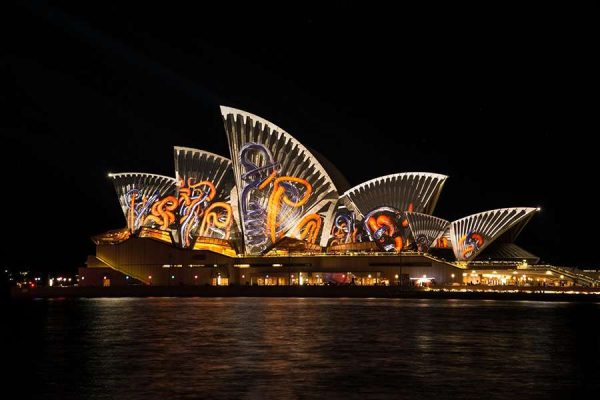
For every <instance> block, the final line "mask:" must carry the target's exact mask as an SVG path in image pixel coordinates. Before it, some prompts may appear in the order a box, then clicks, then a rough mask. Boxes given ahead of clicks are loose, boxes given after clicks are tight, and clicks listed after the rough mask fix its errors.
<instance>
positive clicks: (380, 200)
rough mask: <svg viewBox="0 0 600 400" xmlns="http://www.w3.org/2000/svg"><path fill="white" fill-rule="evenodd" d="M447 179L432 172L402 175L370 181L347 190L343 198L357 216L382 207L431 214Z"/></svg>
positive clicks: (386, 176)
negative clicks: (410, 209)
mask: <svg viewBox="0 0 600 400" xmlns="http://www.w3.org/2000/svg"><path fill="white" fill-rule="evenodd" d="M446 179H448V176H446V175H441V174H434V173H429V172H403V173H398V174H391V175H385V176H381V177H378V178H374V179H371V180H369V181H366V182H364V183H361V184H360V185H357V186H355V187H353V188H351V189H349V190H347V191H346V192H345V193H344V194H343V195H342V196H341V197H342V198H344V199H345V203H346V204H347V205H348V206H349V207H351V208H354V209H355V211H357V213H359V214H362V215H363V216H364V215H366V214H367V213H368V212H369V211H371V210H373V209H375V208H378V207H382V206H387V207H392V208H395V209H396V210H398V211H408V209H409V205H410V204H411V203H412V205H413V206H412V211H414V212H420V213H425V214H431V213H432V212H433V209H434V208H435V205H436V203H437V200H438V198H439V195H440V192H441V190H442V187H443V185H444V182H445V181H446Z"/></svg>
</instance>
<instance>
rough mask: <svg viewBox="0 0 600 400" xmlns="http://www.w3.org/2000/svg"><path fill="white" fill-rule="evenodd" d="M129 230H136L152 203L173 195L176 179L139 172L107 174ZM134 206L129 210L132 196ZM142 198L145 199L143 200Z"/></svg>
mask: <svg viewBox="0 0 600 400" xmlns="http://www.w3.org/2000/svg"><path fill="white" fill-rule="evenodd" d="M108 176H109V178H110V179H111V180H112V182H113V185H114V187H115V191H116V192H117V196H118V197H119V204H120V205H121V209H122V210H123V215H125V219H126V221H127V227H128V228H129V230H130V231H132V232H134V231H136V230H138V229H139V228H140V227H141V226H142V224H143V222H144V218H145V217H146V216H147V215H148V214H149V213H150V209H151V208H152V204H154V202H155V201H157V200H159V199H160V198H162V197H164V196H166V195H174V194H175V192H176V186H177V181H176V180H175V178H171V177H168V176H162V175H155V174H147V173H141V172H123V173H118V174H109V175H108ZM134 193H135V199H133V203H134V208H133V210H131V204H132V196H133V195H134ZM143 199H146V201H145V202H144V201H143Z"/></svg>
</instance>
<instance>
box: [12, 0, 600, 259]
mask: <svg viewBox="0 0 600 400" xmlns="http://www.w3.org/2000/svg"><path fill="white" fill-rule="evenodd" d="M52 3H53V5H52V6H47V5H46V3H45V2H22V4H21V5H18V6H15V7H13V8H11V9H10V10H9V12H3V13H1V14H0V15H1V16H0V19H1V21H0V22H1V23H2V26H4V27H5V28H8V29H7V30H6V33H5V34H4V35H3V36H4V45H3V46H2V52H1V56H0V57H1V58H0V73H1V76H2V78H1V80H0V84H1V86H0V87H1V90H0V109H1V110H2V118H1V122H0V131H1V134H2V144H3V145H2V149H3V156H2V161H1V162H2V171H3V173H4V176H3V191H2V197H1V198H2V200H1V202H2V203H1V206H2V209H3V211H4V212H3V224H2V226H3V230H4V235H3V237H6V239H4V242H3V244H2V249H3V257H2V259H3V260H2V262H3V263H5V264H6V265H7V266H16V267H30V268H42V269H44V268H45V269H63V270H66V269H74V268H75V267H77V266H79V265H81V264H82V263H83V262H84V261H85V257H86V255H87V254H91V253H92V252H93V244H92V242H91V241H90V239H89V237H90V236H91V235H93V234H96V233H100V232H103V231H106V230H109V229H114V228H119V227H121V226H123V225H124V223H125V221H124V218H123V215H122V213H121V210H120V208H119V206H118V203H117V199H116V195H115V193H114V191H113V188H112V185H111V183H110V182H109V181H108V179H107V176H106V175H107V173H108V172H124V171H140V172H153V173H158V174H165V175H173V173H174V172H173V162H172V159H173V156H172V146H174V145H183V146H190V147H197V148H201V149H205V150H208V151H212V152H215V153H218V154H222V155H226V156H228V150H227V142H226V138H225V134H224V130H223V126H222V122H221V117H220V113H219V109H218V105H219V104H225V105H230V106H234V107H238V108H241V109H244V110H247V111H249V112H252V113H254V114H257V115H260V116H262V117H264V118H266V119H268V120H270V121H272V122H274V123H275V124H277V125H279V126H281V127H282V128H284V129H286V130H287V131H288V132H290V133H291V134H292V135H294V136H295V137H296V138H297V139H299V140H300V141H301V142H303V143H305V144H306V145H308V146H309V147H312V148H315V149H317V150H318V151H319V152H320V153H322V154H323V155H324V156H326V157H327V158H329V159H330V160H331V161H332V162H333V163H334V164H336V165H337V166H338V167H339V169H340V170H341V171H342V172H343V173H344V174H345V175H346V177H347V178H348V180H349V181H350V183H351V184H353V185H354V184H358V183H361V182H362V181H364V180H367V179H370V178H373V177H376V176H380V175H384V174H389V173H394V172H409V171H426V172H439V173H444V174H447V175H449V176H450V179H449V180H448V182H447V183H446V186H445V189H444V192H443V193H442V196H441V198H440V202H439V203H438V208H437V210H436V214H437V215H439V216H440V217H444V218H447V219H457V218H460V217H462V216H464V215H467V214H471V213H475V212H479V211H484V210H487V209H492V208H501V207H510V206H541V207H543V212H542V213H541V214H539V215H538V216H536V217H535V218H534V219H533V220H532V221H531V223H530V224H529V226H528V227H527V228H526V229H525V231H524V232H523V234H522V236H521V237H520V239H519V240H518V243H519V244H521V245H522V246H523V247H525V248H527V249H528V250H530V251H532V252H533V253H535V254H538V255H540V256H541V257H542V259H543V260H546V261H550V262H554V263H559V264H565V265H580V266H594V267H595V266H597V263H596V261H595V258H594V257H593V256H592V253H593V250H594V246H593V245H592V246H591V249H589V247H588V246H589V245H590V244H593V243H594V241H595V237H596V234H595V231H596V226H595V225H597V223H598V217H597V213H596V210H595V207H594V206H593V204H594V203H595V200H594V197H595V196H593V195H592V188H593V187H594V186H595V185H590V183H592V184H594V183H595V176H594V175H595V173H596V171H597V167H596V166H595V164H596V157H597V156H596V154H597V151H596V146H595V145H592V143H591V138H590V137H591V136H592V135H595V134H597V132H598V126H597V121H596V118H595V117H596V114H597V112H598V111H597V108H596V104H597V102H596V101H595V100H596V98H597V92H598V90H597V89H598V87H597V76H598V74H597V71H598V64H597V61H596V60H595V57H594V56H595V54H594V53H595V52H596V51H597V42H596V41H595V40H593V38H594V37H597V33H598V32H597V29H593V26H594V25H592V24H591V21H586V20H585V19H584V18H581V15H586V14H587V15H590V14H591V12H589V10H564V9H554V10H543V9H537V10H533V11H531V12H527V13H526V12H525V11H524V10H519V12H513V11H511V10H495V11H494V12H493V13H491V12H489V11H485V12H483V11H482V12H481V13H480V15H479V16H478V17H477V18H470V17H467V14H468V15H471V14H469V13H467V10H465V14H464V20H458V19H456V20H450V19H449V17H448V18H446V17H445V18H439V17H437V18H434V17H433V15H431V14H430V13H429V12H428V13H424V14H423V13H421V14H415V13H414V12H412V11H408V10H407V11H404V12H403V11H402V10H398V11H394V12H392V11H391V10H385V9H381V8H379V7H375V6H373V9H370V10H369V9H364V8H358V7H354V6H348V5H344V4H342V3H334V4H333V5H330V6H328V7H327V8H323V6H319V7H313V8H311V9H303V8H296V9H294V8H290V7H289V6H287V7H285V8H283V7H282V8H281V9H278V10H269V11H270V12H267V11H268V10H266V9H240V8H236V7H234V6H232V5H230V4H227V5H226V7H224V8H223V9H193V10H185V9H181V8H179V7H178V6H170V5H168V4H170V3H164V2H161V3H159V5H158V6H151V5H148V4H144V5H143V6H131V7H130V8H123V7H122V6H121V5H119V6H107V5H106V4H105V3H104V2H100V3H99V4H98V5H92V4H91V3H90V2H73V3H74V4H70V5H66V4H61V3H60V2H52ZM78 3H81V4H78ZM293 7H299V6H298V5H296V6H293ZM470 11H473V10H470ZM275 13H276V15H275ZM459 13H460V12H459ZM501 14H507V15H506V16H504V15H501ZM474 21H477V22H474ZM17 250H26V252H25V253H23V252H22V251H21V252H19V251H17Z"/></svg>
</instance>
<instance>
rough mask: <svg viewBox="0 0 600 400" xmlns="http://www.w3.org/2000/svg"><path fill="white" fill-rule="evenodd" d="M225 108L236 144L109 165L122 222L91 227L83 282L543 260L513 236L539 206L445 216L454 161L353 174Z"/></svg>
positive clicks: (242, 278)
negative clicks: (443, 170) (134, 168)
mask: <svg viewBox="0 0 600 400" xmlns="http://www.w3.org/2000/svg"><path fill="white" fill-rule="evenodd" d="M221 113H222V116H223V122H224V126H225V132H226V135H227V139H228V143H229V150H230V158H227V157H224V156H220V155H216V154H212V153H209V152H207V151H203V150H198V149H193V148H186V147H175V148H174V161H175V168H174V176H161V175H155V174H152V173H140V172H124V173H114V174H112V173H111V174H109V179H110V180H112V182H113V184H114V187H115V190H116V193H117V197H118V201H119V204H120V206H121V209H122V211H123V216H124V218H125V222H126V227H124V228H122V229H117V230H112V231H108V232H106V233H104V234H100V235H97V236H95V237H93V238H92V239H93V241H94V242H95V244H96V254H95V255H94V256H90V257H89V258H88V262H87V267H86V268H81V269H80V275H81V278H82V280H81V284H84V285H85V284H86V283H85V282H86V281H85V279H86V278H87V279H88V281H87V282H89V284H92V282H97V277H98V276H102V278H101V279H102V284H104V285H110V284H119V283H122V282H124V281H125V280H128V281H130V282H132V281H135V282H138V283H143V284H149V285H182V284H183V285H207V284H208V285H230V284H238V285H318V284H353V285H421V284H452V283H459V284H460V283H463V284H464V283H469V282H473V283H480V282H481V281H486V282H490V283H498V284H500V283H501V282H503V283H505V282H507V281H512V280H518V279H520V275H517V274H515V273H514V270H515V269H516V267H517V266H518V265H520V264H524V263H527V264H529V265H533V264H536V263H537V262H538V261H539V259H538V258H537V257H536V256H534V255H533V254H531V253H529V252H527V251H526V250H524V249H522V248H521V247H519V246H518V245H516V244H515V240H516V239H517V237H518V236H519V233H520V232H521V231H522V230H523V228H524V227H525V225H527V223H528V222H529V221H530V219H531V218H532V217H533V216H534V215H535V214H536V211H538V209H537V208H535V207H512V208H503V209H496V210H489V211H484V212H478V213H475V214H473V215H469V216H466V217H464V218H461V219H458V220H456V221H447V220H445V219H442V218H439V217H437V216H435V207H436V204H437V202H438V199H439V197H440V193H441V192H442V189H443V187H444V185H445V183H446V179H447V178H448V177H447V176H445V175H441V174H436V173H427V172H401V173H396V174H392V175H387V176H381V177H378V178H374V179H371V180H369V181H367V182H364V183H361V184H359V185H357V186H354V187H350V185H349V184H348V183H347V181H346V180H345V178H344V177H343V175H342V174H341V173H340V172H339V171H338V170H337V169H336V168H335V166H334V165H333V164H332V163H330V162H329V161H328V160H326V159H325V158H324V157H323V156H321V155H320V154H318V153H317V152H315V151H313V150H312V149H309V148H307V147H305V146H303V145H302V144H301V143H300V142H299V141H298V140H297V139H295V138H294V137H293V136H292V135H290V134H289V133H287V132H286V131H284V130H283V129H281V128H279V127H278V126H276V125H274V124H273V123H271V122H269V121H266V120H264V119H262V118H260V117H257V116H255V115H253V114H250V113H247V112H245V111H241V110H237V109H233V108H229V107H221ZM511 272H512V273H511Z"/></svg>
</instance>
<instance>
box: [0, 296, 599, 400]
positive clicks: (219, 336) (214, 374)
mask: <svg viewBox="0 0 600 400" xmlns="http://www.w3.org/2000/svg"><path fill="white" fill-rule="evenodd" d="M3 311H7V313H6V314H7V318H8V321H9V322H10V324H9V325H6V326H12V328H11V330H10V331H8V334H9V340H10V341H11V342H12V344H11V346H14V347H12V348H13V349H16V348H21V349H23V351H21V352H20V355H21V356H20V358H19V359H18V360H16V362H15V369H14V371H13V372H18V373H19V375H21V376H24V374H23V373H24V372H25V371H27V372H28V373H29V374H30V377H31V378H33V380H34V381H35V382H36V384H35V385H31V386H29V387H28V390H29V391H30V394H34V395H35V397H37V398H62V399H69V398H82V397H83V398H91V399H112V398H119V399H121V398H122V399H149V398H161V399H162V398H242V399H260V398H273V399H281V398H321V397H328V398H331V399H337V398H344V399H345V398H415V399H416V398H431V397H437V398H454V397H461V398H465V397H466V398H481V397H485V398H507V397H513V398H531V397H536V398H537V397H539V398H549V397H550V398H569V397H579V396H580V395H583V394H586V393H588V392H591V391H592V390H598V389H599V388H600V385H599V383H600V382H599V381H600V372H599V363H600V361H599V360H600V341H599V339H598V333H597V332H598V331H597V330H596V329H595V326H594V325H595V324H594V322H596V321H599V320H600V318H599V317H600V306H599V305H595V304H570V303H544V302H502V301H466V300H391V299H308V298H307V299H302V298H214V299H206V298H191V299H190V298H147V299H93V300H76V301H38V302H34V303H30V304H21V305H19V306H15V307H12V308H10V309H3ZM4 320H7V319H6V318H5V319H4ZM23 352H25V355H26V357H28V358H29V359H27V358H24V357H23Z"/></svg>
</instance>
